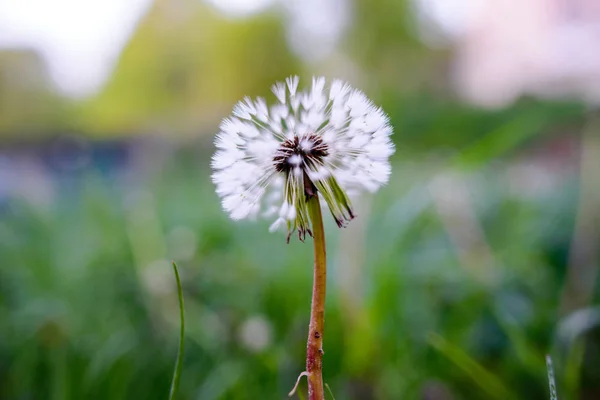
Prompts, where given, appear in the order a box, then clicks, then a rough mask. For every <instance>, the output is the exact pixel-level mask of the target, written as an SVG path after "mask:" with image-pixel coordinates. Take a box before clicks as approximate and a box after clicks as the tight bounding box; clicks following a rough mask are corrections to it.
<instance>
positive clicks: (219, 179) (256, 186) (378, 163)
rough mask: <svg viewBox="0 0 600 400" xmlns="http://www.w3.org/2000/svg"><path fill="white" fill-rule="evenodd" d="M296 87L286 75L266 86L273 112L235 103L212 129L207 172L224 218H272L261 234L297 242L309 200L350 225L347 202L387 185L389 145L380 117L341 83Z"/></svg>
mask: <svg viewBox="0 0 600 400" xmlns="http://www.w3.org/2000/svg"><path fill="white" fill-rule="evenodd" d="M298 88H299V78H298V77H297V76H292V77H289V78H287V79H286V80H285V82H277V83H275V84H274V85H273V86H272V88H271V89H272V91H273V94H274V95H275V98H276V100H277V102H276V103H275V104H273V105H270V106H269V105H267V102H266V101H265V99H263V98H257V99H255V100H252V99H251V98H249V97H245V98H244V99H243V100H242V101H240V102H238V103H237V104H236V105H235V106H234V107H233V113H232V115H231V116H230V117H228V118H225V119H224V120H223V122H222V123H221V125H220V127H219V128H220V131H219V133H218V134H217V136H216V139H215V145H216V147H217V151H216V152H215V154H214V155H213V157H212V159H211V167H212V169H213V174H212V180H213V182H214V183H215V185H216V187H217V189H216V192H217V194H218V195H219V196H220V197H221V200H222V205H223V208H224V210H225V211H226V212H227V213H229V215H230V217H231V218H232V219H235V220H237V219H244V218H254V217H256V216H257V215H264V216H269V217H272V216H276V219H275V221H274V222H273V224H272V225H271V227H270V228H269V230H271V231H275V230H279V229H281V228H284V227H286V228H287V230H288V235H291V233H293V232H294V231H298V233H299V236H300V238H303V237H304V236H305V235H306V233H309V234H310V232H311V230H310V226H309V224H310V222H309V216H308V208H307V205H306V201H307V198H308V197H309V196H311V195H315V193H316V194H317V195H318V196H319V197H320V198H321V199H322V200H323V202H322V203H323V206H324V207H327V208H328V209H329V210H330V212H331V214H332V216H333V218H334V220H335V221H336V223H337V224H338V226H344V225H345V224H346V223H347V222H348V221H350V220H351V219H352V218H354V213H353V209H352V204H351V200H350V197H349V195H354V194H356V193H360V192H364V191H368V192H375V191H377V189H379V188H380V187H381V186H382V185H385V184H386V183H387V182H388V180H389V176H390V173H391V168H390V165H389V161H388V160H389V157H390V156H391V155H392V154H393V153H394V145H393V143H392V141H391V139H390V135H391V134H392V132H393V130H392V127H391V126H390V124H389V119H388V116H387V115H386V114H385V112H384V111H383V110H382V109H381V108H379V107H377V106H375V105H374V104H373V102H371V100H369V99H368V98H367V96H366V95H365V94H364V93H363V92H361V91H359V90H357V89H353V88H352V87H351V86H350V85H349V84H347V83H345V82H343V81H341V80H334V81H333V82H332V83H331V85H330V86H329V87H328V88H327V87H326V80H325V78H323V77H314V78H313V79H312V82H311V84H310V85H309V87H308V88H306V89H305V90H302V91H299V90H298ZM288 237H289V236H288Z"/></svg>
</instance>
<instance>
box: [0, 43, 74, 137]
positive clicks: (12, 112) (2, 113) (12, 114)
mask: <svg viewBox="0 0 600 400" xmlns="http://www.w3.org/2000/svg"><path fill="white" fill-rule="evenodd" d="M64 105H65V103H64V102H61V101H58V96H57V95H56V94H54V93H53V90H52V84H51V80H50V77H49V76H48V72H47V69H46V65H45V64H44V61H43V60H42V59H41V57H40V56H39V55H38V54H37V53H36V52H35V51H33V50H28V49H26V50H4V51H0V136H2V137H7V136H9V135H13V136H14V135H15V134H16V133H19V134H23V133H37V132H40V131H42V130H47V127H48V126H52V127H56V126H58V125H59V124H60V121H61V116H62V113H63V112H65V109H64Z"/></svg>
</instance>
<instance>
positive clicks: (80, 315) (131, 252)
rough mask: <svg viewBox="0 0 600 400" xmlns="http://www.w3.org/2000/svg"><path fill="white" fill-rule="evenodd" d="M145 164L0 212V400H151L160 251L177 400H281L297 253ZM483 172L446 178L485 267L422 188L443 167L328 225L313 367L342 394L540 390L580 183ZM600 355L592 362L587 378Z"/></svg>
mask: <svg viewBox="0 0 600 400" xmlns="http://www.w3.org/2000/svg"><path fill="white" fill-rule="evenodd" d="M154 159H155V161H154V163H159V165H158V166H156V169H154V171H155V172H154V173H151V174H148V173H141V174H140V172H141V171H138V172H135V171H136V168H135V165H132V166H130V168H132V171H133V173H131V172H129V173H127V174H122V173H120V172H118V171H112V172H111V171H106V170H100V169H97V168H96V167H92V166H88V167H86V168H85V169H83V170H80V171H79V172H76V173H74V172H71V178H69V179H63V180H59V181H57V182H56V183H55V187H54V191H53V193H54V195H53V197H52V200H51V201H49V202H46V203H45V204H43V205H38V206H35V205H33V204H30V203H29V202H28V201H25V200H23V199H22V198H21V199H20V198H10V199H8V200H7V201H6V202H5V203H4V206H3V210H2V213H3V218H2V220H1V222H0V255H1V261H2V268H1V269H0V316H1V317H2V321H4V322H5V323H3V324H1V325H0V336H1V337H2V338H3V340H2V341H1V342H0V388H1V389H0V397H2V398H6V399H17V398H36V399H46V398H48V399H50V398H55V399H69V398H73V399H75V398H89V399H94V398H98V399H104V398H111V399H125V398H132V397H135V398H148V399H151V398H165V397H166V395H167V393H168V389H169V380H170V378H171V373H172V368H173V363H174V359H175V354H176V350H177V332H178V324H179V321H178V311H177V297H176V296H177V294H176V291H175V283H174V281H173V276H172V271H171V268H170V265H169V262H168V260H169V259H176V260H178V261H179V264H180V272H181V275H182V279H183V286H184V293H185V299H186V313H187V318H186V323H187V327H188V328H187V336H186V340H187V346H186V355H185V360H184V368H183V374H182V378H181V389H180V394H181V398H190V399H191V398H197V399H203V400H206V399H255V398H282V397H283V396H284V395H285V393H287V392H288V391H289V389H290V388H291V386H292V385H293V383H294V381H295V378H296V376H297V374H298V373H299V372H300V371H302V369H303V363H304V351H305V340H306V338H305V335H306V328H307V323H308V314H309V307H308V306H309V303H310V287H311V276H312V275H311V270H310V266H311V248H310V244H302V243H299V242H296V241H293V242H292V243H291V244H290V245H286V244H285V238H284V235H283V234H269V233H268V230H267V227H268V224H269V222H268V221H259V222H256V223H252V222H243V223H233V222H231V221H229V220H228V219H227V217H226V216H225V214H224V213H223V212H221V210H220V206H219V202H218V199H217V197H216V195H215V194H214V192H213V190H212V184H210V183H209V182H208V177H207V172H208V171H207V170H206V169H205V167H206V166H205V163H204V162H203V161H200V162H199V161H198V158H197V155H196V151H195V150H193V149H188V150H186V151H184V152H177V153H176V154H173V155H172V156H170V157H167V158H162V157H154ZM160 160H163V161H160ZM488 161H489V160H487V161H485V162H483V163H479V164H478V165H477V168H476V170H475V171H473V172H470V173H468V174H465V175H462V178H460V179H461V181H462V182H464V184H465V185H466V188H468V192H469V193H470V194H469V197H471V199H472V203H473V206H472V207H471V208H470V210H471V212H473V213H474V214H475V215H476V218H477V220H478V221H479V223H480V224H481V226H482V229H483V230H484V233H485V239H486V240H487V243H488V245H489V248H490V252H491V253H490V254H491V257H492V259H491V260H488V262H483V263H482V264H481V265H478V267H477V268H479V269H481V270H482V271H487V273H486V274H484V275H479V274H478V273H474V271H473V270H471V269H470V268H469V266H468V265H465V264H463V263H462V261H461V258H460V251H459V250H457V249H456V248H455V246H454V243H453V241H452V240H451V239H452V232H451V231H448V230H447V226H446V225H445V223H446V222H445V221H444V219H443V218H441V217H440V214H439V209H438V207H437V206H436V204H437V203H436V201H435V195H433V194H432V193H435V192H431V190H430V189H429V188H428V186H427V185H426V186H424V185H423V184H424V183H426V182H429V180H430V179H431V177H432V176H434V175H436V174H438V173H439V172H440V171H442V170H445V169H446V168H447V165H444V164H440V163H439V162H437V163H436V162H431V163H429V164H422V163H420V164H415V163H414V161H410V160H406V159H405V160H404V161H403V162H402V163H398V162H397V163H396V165H395V166H394V177H393V181H392V183H391V185H390V187H388V188H386V189H385V190H383V191H382V192H381V194H380V195H378V196H377V197H375V198H374V199H372V200H371V201H369V202H366V203H363V204H362V206H361V205H359V212H360V215H368V216H369V217H368V218H367V219H360V218H359V220H357V222H355V223H353V224H354V225H351V226H350V227H349V228H348V229H347V230H338V229H337V228H336V227H335V225H334V224H333V223H332V221H327V226H326V230H327V232H328V239H329V253H328V255H329V261H330V274H329V283H330V289H329V290H328V304H327V307H328V308H327V331H326V341H325V352H326V356H325V367H324V371H325V380H326V382H328V383H329V384H330V386H331V387H332V389H333V392H334V393H335V395H336V397H337V398H342V399H344V398H347V399H369V398H373V399H395V398H403V399H418V398H432V399H437V398H439V399H442V398H448V397H443V396H451V397H450V398H465V399H487V398H503V399H505V398H546V397H547V396H546V391H547V384H546V374H545V368H544V354H545V352H547V351H548V350H549V348H550V347H551V346H552V342H553V340H554V339H553V332H554V329H555V324H556V319H557V315H556V309H557V307H558V304H557V303H558V297H559V296H558V293H559V291H560V288H561V284H562V283H561V282H562V276H563V274H564V269H565V264H566V256H565V255H566V253H567V251H568V247H569V242H570V238H571V235H572V232H571V229H572V228H571V227H572V226H573V221H574V218H575V210H576V208H575V206H576V202H577V196H576V193H577V190H576V189H577V179H576V176H571V178H570V179H567V180H562V181H560V182H558V183H557V184H556V185H554V186H553V187H552V189H551V190H547V191H545V192H542V193H541V194H538V195H536V196H534V197H531V196H526V195H523V194H520V193H518V192H515V191H514V190H511V187H512V185H513V183H511V182H512V179H514V176H513V175H511V174H510V173H509V171H510V169H509V168H506V167H508V165H505V164H488ZM73 174H75V175H73ZM511 176H512V178H511ZM72 178H76V179H75V180H73V179H72ZM360 238H363V239H360ZM348 240H350V243H353V244H352V245H351V247H349V245H348V242H347V241H348ZM457 251H459V252H458V253H457ZM355 254H362V255H363V256H362V257H358V258H357V257H355V256H354V255H355ZM356 268H358V269H356ZM351 271H353V272H351ZM350 273H353V274H358V275H356V276H357V279H358V281H357V282H358V284H359V290H358V292H355V291H354V289H353V288H352V287H349V286H347V283H346V278H347V275H346V274H350ZM481 276H487V277H488V278H489V279H487V280H484V281H482V280H481V279H480V278H481ZM347 293H354V295H351V296H350V297H348V296H347ZM360 293H362V295H360ZM597 295H598V294H596V298H597ZM434 333H435V334H434ZM433 334H434V335H433ZM432 335H433V336H432ZM590 343H595V342H590ZM567 345H568V344H567ZM598 361H599V360H598V355H597V354H595V355H594V353H591V354H589V355H588V357H587V358H586V359H585V361H584V367H583V371H585V370H587V369H588V367H587V366H591V365H594V364H595V363H598ZM557 364H558V365H561V364H560V363H559V362H557ZM580 371H581V369H580ZM561 372H562V369H560V367H559V369H558V371H557V375H558V380H559V388H560V387H561V384H562V380H561ZM582 376H583V377H584V379H583V381H582V382H581V383H582V388H583V389H582V390H588V391H589V390H596V393H597V391H598V389H599V388H598V387H597V382H598V380H594V379H593V378H591V377H587V378H586V375H585V374H584V375H582ZM436 393H437V394H436ZM427 396H429V397H427ZM490 396H491V397H490Z"/></svg>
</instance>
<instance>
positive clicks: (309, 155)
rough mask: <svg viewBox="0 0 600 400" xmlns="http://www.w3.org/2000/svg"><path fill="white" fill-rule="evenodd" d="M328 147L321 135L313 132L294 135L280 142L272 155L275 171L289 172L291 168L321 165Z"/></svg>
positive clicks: (327, 152)
mask: <svg viewBox="0 0 600 400" xmlns="http://www.w3.org/2000/svg"><path fill="white" fill-rule="evenodd" d="M328 154H329V148H328V146H327V144H326V143H324V142H323V139H322V138H321V136H318V135H316V134H314V133H308V134H304V135H300V136H298V135H294V137H293V138H291V139H287V140H285V141H284V142H282V143H281V145H280V146H279V149H277V152H276V153H275V156H274V157H273V163H274V165H275V169H276V170H277V172H289V171H290V170H291V169H292V168H296V167H298V168H302V169H305V168H307V167H309V168H310V167H316V166H318V165H323V163H324V158H325V157H327V155H328Z"/></svg>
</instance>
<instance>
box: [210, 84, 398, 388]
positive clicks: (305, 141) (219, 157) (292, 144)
mask: <svg viewBox="0 0 600 400" xmlns="http://www.w3.org/2000/svg"><path fill="white" fill-rule="evenodd" d="M325 83H326V82H325V78H323V77H314V78H313V79H312V85H311V86H310V88H307V89H306V90H304V91H298V85H299V78H298V77H297V76H293V77H289V78H287V79H286V81H285V82H277V83H275V84H274V85H273V87H272V91H273V93H274V94H275V97H276V98H277V102H276V103H275V104H273V105H271V106H268V105H267V102H266V101H265V100H264V99H263V98H260V97H259V98H257V99H255V100H252V99H251V98H249V97H246V98H244V100H242V101H240V102H239V103H237V104H236V105H235V107H234V108H233V115H231V116H230V117H228V118H225V119H224V120H223V122H222V123H221V126H220V132H219V134H218V135H217V138H216V141H215V143H216V147H217V151H216V153H215V155H214V156H213V158H212V164H211V165H212V168H213V170H214V172H213V175H212V179H213V182H214V183H215V184H216V187H217V194H218V195H219V196H220V197H221V200H222V205H223V208H224V210H225V211H226V212H227V213H228V214H229V215H230V217H231V218H232V219H234V220H240V219H244V218H256V217H257V216H264V217H270V218H274V219H275V221H274V222H273V223H272V225H271V227H270V230H271V231H276V230H278V229H280V228H283V227H285V228H286V229H287V240H288V242H289V240H290V237H291V235H292V234H293V233H294V232H297V234H298V238H299V239H300V240H301V241H304V240H305V238H306V235H307V234H308V235H309V236H312V237H313V238H314V241H313V242H314V252H315V264H314V282H313V297H312V305H311V319H310V325H309V335H308V345H307V357H306V371H304V372H303V373H302V374H300V377H299V378H298V379H300V378H301V377H302V376H307V378H308V388H309V399H311V400H315V399H319V400H321V399H323V381H322V377H321V375H322V357H323V349H322V344H323V326H324V314H325V281H326V279H325V278H326V263H325V236H324V229H323V218H322V215H321V204H323V207H324V208H326V209H328V210H329V212H330V213H331V215H332V216H333V219H334V220H335V222H336V224H337V225H338V226H339V227H343V226H345V225H346V223H347V222H348V221H350V220H352V219H353V218H354V217H355V215H354V211H353V208H352V201H351V199H352V198H353V197H354V196H356V195H358V194H359V193H360V192H363V191H368V192H375V191H376V190H377V189H379V188H380V187H381V186H382V185H384V184H386V183H387V182H388V180H389V176H390V172H391V168H390V164H389V161H388V159H389V157H390V156H391V155H392V154H393V153H394V146H393V143H392V141H391V140H390V135H391V134H392V127H391V126H390V124H389V119H388V117H387V115H386V114H385V113H384V112H383V110H382V109H381V108H380V107H377V106H375V104H373V102H371V101H370V100H369V99H368V98H367V97H366V96H365V94H364V93H363V92H361V91H360V90H357V89H353V88H352V87H350V85H348V84H347V83H345V82H342V81H340V80H334V81H333V82H332V83H331V85H330V86H329V87H328V88H326V87H325ZM292 392H293V391H292Z"/></svg>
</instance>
